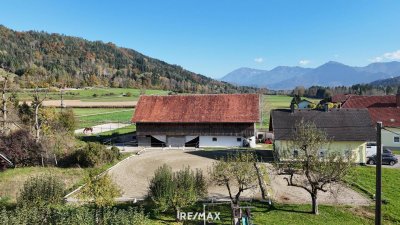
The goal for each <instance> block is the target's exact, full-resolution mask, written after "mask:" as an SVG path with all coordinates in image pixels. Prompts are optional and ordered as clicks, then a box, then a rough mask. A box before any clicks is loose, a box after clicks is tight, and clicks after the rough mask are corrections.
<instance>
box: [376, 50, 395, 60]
mask: <svg viewBox="0 0 400 225" xmlns="http://www.w3.org/2000/svg"><path fill="white" fill-rule="evenodd" d="M388 60H400V50H397V51H394V52H386V53H384V54H383V55H381V56H377V57H375V58H373V59H370V60H369V61H371V62H382V61H388Z"/></svg>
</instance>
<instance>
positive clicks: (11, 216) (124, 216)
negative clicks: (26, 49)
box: [0, 206, 152, 225]
mask: <svg viewBox="0 0 400 225" xmlns="http://www.w3.org/2000/svg"><path fill="white" fill-rule="evenodd" d="M0 224H5V225H20V224H26V225H31V224H32V225H36V224H44V225H47V224H60V225H64V224H65V225H86V224H87V225H89V224H90V225H91V224H100V225H102V224H119V225H125V224H127V225H128V224H134V225H147V224H152V223H151V221H150V219H149V218H148V216H147V215H145V214H144V212H143V210H138V209H136V208H132V207H129V208H128V209H118V208H103V209H102V210H101V212H98V210H96V209H94V208H90V207H87V206H81V207H72V206H56V207H27V206H18V207H16V208H15V209H12V210H7V209H5V208H3V209H2V210H1V211H0Z"/></svg>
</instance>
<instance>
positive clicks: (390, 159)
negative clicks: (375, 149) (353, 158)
mask: <svg viewBox="0 0 400 225" xmlns="http://www.w3.org/2000/svg"><path fill="white" fill-rule="evenodd" d="M376 161H377V159H376V155H372V156H368V157H367V164H370V165H374V164H376ZM396 163H398V159H397V158H396V156H394V155H393V154H392V153H391V152H390V153H383V154H382V164H388V165H391V166H393V165H394V164H396Z"/></svg>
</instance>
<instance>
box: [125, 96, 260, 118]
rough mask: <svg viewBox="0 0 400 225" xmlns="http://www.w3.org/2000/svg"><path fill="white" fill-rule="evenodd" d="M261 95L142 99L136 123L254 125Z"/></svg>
mask: <svg viewBox="0 0 400 225" xmlns="http://www.w3.org/2000/svg"><path fill="white" fill-rule="evenodd" d="M259 118H260V112H259V96H258V95H257V94H215V95H172V96H141V97H140V99H139V102H138V104H137V106H136V110H135V115H134V116H133V118H132V122H134V123H140V122H155V123H221V122H222V123H249V122H251V123H254V122H257V121H259Z"/></svg>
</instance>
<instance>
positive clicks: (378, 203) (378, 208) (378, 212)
mask: <svg viewBox="0 0 400 225" xmlns="http://www.w3.org/2000/svg"><path fill="white" fill-rule="evenodd" d="M381 131H382V122H377V123H376V194H375V225H381V224H382V139H381V137H382V136H381Z"/></svg>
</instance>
